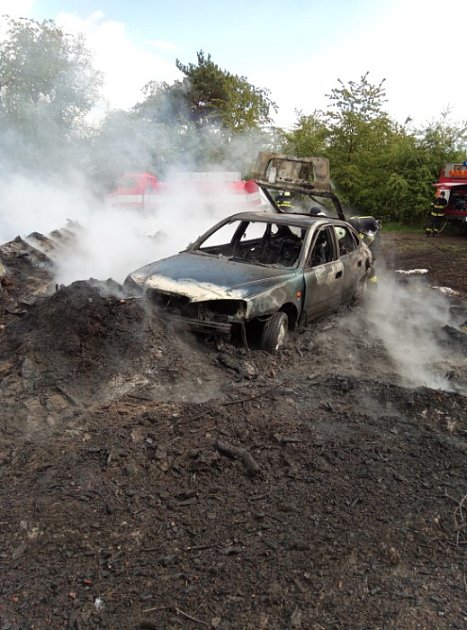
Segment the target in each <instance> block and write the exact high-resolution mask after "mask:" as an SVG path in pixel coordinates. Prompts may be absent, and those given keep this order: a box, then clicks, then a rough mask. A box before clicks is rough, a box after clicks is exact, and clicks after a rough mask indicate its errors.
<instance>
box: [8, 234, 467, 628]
mask: <svg viewBox="0 0 467 630" xmlns="http://www.w3.org/2000/svg"><path fill="white" fill-rule="evenodd" d="M36 240H37V241H39V242H42V243H43V242H44V241H43V240H42V239H40V238H38V239H36ZM48 245H50V243H48ZM54 247H55V245H54ZM53 251H54V249H53V248H52V249H51V250H49V251H48V253H46V252H44V251H41V250H40V249H39V248H37V247H34V246H32V245H31V244H30V243H29V242H25V241H22V240H21V239H15V241H12V242H11V243H7V244H6V245H4V246H3V247H1V248H0V261H1V263H2V265H3V267H4V272H3V276H2V287H3V288H2V293H1V294H0V311H1V314H0V317H1V318H2V331H1V337H0V395H1V400H2V406H1V408H0V471H1V473H2V484H1V485H0V504H1V505H2V506H3V516H2V526H1V527H0V550H1V551H0V573H1V575H2V585H1V595H2V601H1V605H0V619H1V622H2V628H5V629H6V628H22V627H31V628H33V627H38V628H39V627H41V628H42V627H43V628H55V627H56V628H63V627H68V628H75V629H76V628H88V627H89V628H90V627H104V628H117V627H118V628H129V629H130V628H131V629H143V628H186V627H188V625H198V626H202V627H211V628H218V629H219V630H233V629H236V628H264V629H266V630H267V629H271V630H272V629H274V630H275V629H277V628H322V627H328V628H331V627H333V628H358V627H362V623H363V624H364V625H365V626H368V627H387V628H391V627H392V628H401V627H402V628H417V627H423V628H446V629H447V628H463V627H464V626H465V619H466V617H467V611H466V609H465V583H464V579H463V578H464V570H465V548H466V544H467V538H466V534H467V529H466V525H467V522H466V514H465V494H466V491H467V489H466V486H465V480H466V478H467V464H466V461H467V458H466V452H467V442H466V435H467V419H466V413H465V410H466V396H465V392H464V389H463V387H464V380H463V379H464V378H465V377H464V376H463V374H465V373H466V371H465V370H463V366H464V367H465V351H464V349H463V348H464V347H463V339H464V337H463V336H462V334H463V331H462V326H461V322H462V321H465V319H464V315H465V309H464V306H463V305H462V304H460V303H459V302H455V301H454V302H453V303H452V308H451V311H452V313H451V314H452V317H451V318H450V319H449V322H450V323H449V326H451V328H452V330H443V325H442V322H443V320H442V319H441V320H440V319H439V318H438V319H436V320H434V321H435V322H436V325H437V326H438V328H437V329H436V331H434V329H433V330H431V331H430V330H423V331H422V333H423V335H432V334H434V332H436V335H437V336H438V337H439V338H438V342H439V347H440V348H441V352H440V353H439V356H438V358H437V362H438V365H437V366H436V371H437V373H439V374H441V377H442V379H443V383H444V384H445V388H444V389H439V388H435V387H428V386H426V385H420V386H415V385H413V383H411V382H410V381H409V377H410V376H411V374H410V364H409V368H408V371H407V373H406V375H405V376H404V377H401V374H400V372H399V371H398V370H397V369H396V364H395V362H394V358H393V357H391V355H390V353H389V350H388V345H387V343H385V340H384V338H383V337H382V336H378V334H377V333H378V330H377V329H376V328H375V326H376V324H375V319H374V318H373V319H369V318H368V317H367V314H366V311H363V310H361V309H360V308H357V309H354V310H353V311H347V310H346V311H342V312H340V313H337V314H335V315H333V316H332V317H330V318H327V319H326V320H323V321H321V322H317V323H316V324H314V325H313V326H312V327H308V328H307V329H306V330H305V332H303V333H302V334H300V335H297V336H296V337H294V338H293V339H292V340H291V343H290V344H289V345H288V346H287V348H286V349H284V350H283V351H281V352H280V353H279V354H278V355H275V356H273V355H266V354H265V353H263V352H260V351H257V352H252V353H247V352H246V351H244V350H243V349H241V348H237V347H229V346H227V347H225V348H224V349H223V350H222V351H219V350H218V349H217V348H216V347H214V346H212V347H211V346H208V345H205V344H203V343H199V342H198V341H197V340H196V339H195V338H193V337H192V336H183V335H182V334H177V335H174V334H172V333H171V331H170V330H168V329H167V328H166V327H165V325H164V324H163V322H161V321H160V320H159V318H158V315H157V312H155V311H154V310H153V309H152V308H148V307H147V305H146V304H145V303H144V301H142V300H137V299H128V298H127V297H126V296H125V295H123V293H122V290H121V287H120V286H119V285H118V284H117V283H115V282H113V281H112V280H107V281H105V282H103V281H97V280H89V281H86V282H83V281H79V282H74V283H73V284H71V285H69V286H66V287H56V286H55V284H54V263H53V258H54V254H53ZM423 290H424V289H423V288H420V287H419V286H416V287H415V286H412V287H411V288H410V293H409V297H408V298H407V299H409V301H410V299H412V295H415V294H416V293H417V292H420V291H423ZM412 302H414V300H412ZM376 315H377V317H376V320H378V317H379V319H382V318H381V316H380V315H379V311H376ZM386 317H387V311H386ZM440 322H441V323H440ZM445 323H446V324H447V321H446V322H445ZM417 330H419V329H417ZM453 330H454V331H455V332H453ZM419 332H420V331H419ZM412 337H414V338H415V337H416V335H415V333H414V334H413V335H412ZM422 339H424V337H423V336H422ZM404 350H405V354H409V355H410V354H411V353H410V352H409V351H408V350H407V347H405V348H404ZM450 372H452V374H451V373H450Z"/></svg>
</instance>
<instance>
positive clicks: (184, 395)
mask: <svg viewBox="0 0 467 630" xmlns="http://www.w3.org/2000/svg"><path fill="white" fill-rule="evenodd" d="M0 361H1V364H0V365H1V374H2V376H3V377H4V378H3V381H2V390H3V403H4V404H3V408H2V411H1V412H0V418H2V419H3V422H4V423H6V424H8V425H9V426H10V429H12V428H15V429H16V430H19V429H21V428H24V429H27V430H29V431H31V430H43V429H44V426H45V425H49V426H54V425H55V423H56V422H57V421H58V419H59V418H60V420H61V421H63V420H66V419H67V418H69V417H73V415H76V414H78V413H80V412H81V411H82V410H83V409H85V408H86V407H89V406H90V405H93V404H96V403H100V402H105V401H109V400H113V399H118V398H119V397H120V396H122V395H123V394H125V393H126V392H129V391H135V392H136V393H135V395H137V393H138V392H140V394H139V395H144V396H150V397H151V398H152V399H157V398H161V397H162V398H163V399H165V398H167V399H177V398H180V399H185V400H192V399H195V400H196V399H197V400H205V399H206V398H210V397H212V396H215V395H218V390H219V386H220V384H221V381H225V380H226V379H225V375H224V376H223V377H222V378H221V379H219V378H218V372H219V370H218V368H217V369H216V367H215V366H212V365H211V364H212V363H213V362H214V361H213V360H212V359H211V358H209V357H206V355H205V354H203V353H200V352H197V351H196V342H195V340H194V339H193V338H192V337H187V338H186V340H185V339H184V338H183V336H177V335H174V334H173V331H172V332H171V331H170V330H169V329H168V328H167V326H165V325H164V323H163V322H162V321H160V320H159V318H158V317H157V313H156V312H155V311H154V310H153V309H151V308H149V306H148V305H147V304H146V303H145V302H144V301H143V300H138V299H132V298H128V299H127V298H125V297H124V294H123V291H122V288H121V287H120V286H119V285H118V284H117V283H115V282H113V281H107V282H99V281H92V280H91V281H87V282H74V283H73V284H71V285H70V286H68V287H63V288H61V289H59V290H57V291H56V293H54V294H53V295H51V296H47V297H43V298H40V299H37V300H36V302H35V303H34V304H33V305H31V306H30V308H29V309H28V311H27V312H26V313H25V314H24V315H23V316H22V317H21V318H20V319H18V320H17V321H14V322H12V323H11V324H10V325H9V326H8V329H7V331H6V333H5V338H4V343H3V344H2V348H1V352H0ZM18 403H19V404H18ZM13 409H15V412H14V414H13ZM13 418H14V419H13ZM12 422H13V425H14V426H13V427H12V426H11V425H12ZM22 422H25V423H26V425H25V427H22ZM4 427H5V425H4Z"/></svg>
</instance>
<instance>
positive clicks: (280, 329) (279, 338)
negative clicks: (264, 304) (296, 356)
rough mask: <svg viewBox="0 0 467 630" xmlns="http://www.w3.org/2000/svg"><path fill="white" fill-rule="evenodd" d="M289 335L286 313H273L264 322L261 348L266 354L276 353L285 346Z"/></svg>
mask: <svg viewBox="0 0 467 630" xmlns="http://www.w3.org/2000/svg"><path fill="white" fill-rule="evenodd" d="M288 333H289V318H288V317H287V314H286V313H283V312H282V311H279V312H278V313H274V315H273V316H272V317H271V319H270V320H269V321H268V322H266V324H265V325H264V328H263V336H262V338H261V347H262V349H263V350H266V352H277V351H278V350H279V349H280V348H282V346H283V345H284V344H285V342H286V340H287V336H288Z"/></svg>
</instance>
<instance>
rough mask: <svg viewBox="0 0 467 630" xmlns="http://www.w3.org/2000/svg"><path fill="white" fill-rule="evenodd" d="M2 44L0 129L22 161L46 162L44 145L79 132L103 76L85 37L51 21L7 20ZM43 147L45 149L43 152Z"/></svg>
mask: <svg viewBox="0 0 467 630" xmlns="http://www.w3.org/2000/svg"><path fill="white" fill-rule="evenodd" d="M3 19H4V20H5V21H6V25H7V35H6V37H5V38H4V39H3V41H1V42H0V125H1V129H2V130H3V140H4V141H5V139H6V138H7V137H8V138H10V139H12V140H11V145H10V150H12V151H15V150H16V151H18V150H19V147H20V146H21V145H22V146H23V147H24V151H23V153H20V155H19V157H20V159H21V161H22V162H24V161H28V160H32V161H34V157H35V158H36V159H37V158H40V159H44V157H46V156H44V151H43V149H44V147H47V146H49V147H50V146H52V144H56V143H57V144H58V141H59V138H60V139H61V141H62V143H63V141H64V140H67V139H69V138H70V137H71V136H72V134H73V133H74V132H75V131H76V130H77V127H78V124H79V123H80V122H81V121H82V119H83V117H84V116H85V115H86V114H87V113H88V112H89V110H90V109H91V107H92V106H93V104H94V103H95V102H96V99H97V97H98V94H99V88H100V85H101V81H102V77H101V75H100V73H99V72H96V71H95V70H94V68H93V66H92V59H91V54H90V52H89V51H88V50H87V48H86V46H85V44H84V40H83V38H82V37H81V36H78V37H73V36H71V35H67V34H65V33H64V32H63V31H62V30H61V29H60V28H59V27H57V26H56V25H55V23H54V22H53V21H51V20H45V21H43V22H37V21H35V20H29V19H20V20H13V19H10V18H8V17H6V16H5V17H4V18H3ZM39 148H40V149H42V150H40V151H39Z"/></svg>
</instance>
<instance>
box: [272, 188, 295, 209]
mask: <svg viewBox="0 0 467 630" xmlns="http://www.w3.org/2000/svg"><path fill="white" fill-rule="evenodd" d="M276 206H277V207H278V208H281V210H282V211H283V212H287V211H288V210H292V203H291V197H290V192H289V191H288V190H285V191H283V192H280V193H279V194H278V195H277V197H276Z"/></svg>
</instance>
